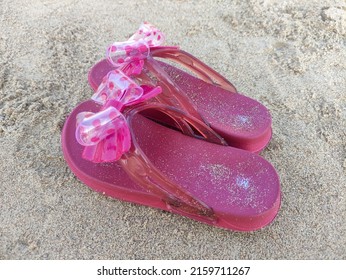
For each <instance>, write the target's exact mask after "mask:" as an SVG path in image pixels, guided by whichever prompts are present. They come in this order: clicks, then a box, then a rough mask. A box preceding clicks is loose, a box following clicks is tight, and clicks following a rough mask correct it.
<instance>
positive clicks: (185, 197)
mask: <svg viewBox="0 0 346 280" xmlns="http://www.w3.org/2000/svg"><path fill="white" fill-rule="evenodd" d="M160 92H161V88H160V87H154V86H152V85H151V84H146V85H142V86H138V85H137V84H136V83H135V82H134V81H132V80H131V79H130V78H128V77H127V76H126V75H124V73H123V72H121V71H119V70H113V71H112V72H110V73H108V74H107V76H106V78H105V79H104V82H103V83H102V84H101V86H100V87H99V90H98V91H97V92H96V93H95V94H94V96H93V98H92V99H93V100H89V101H86V102H84V103H81V104H80V105H78V106H77V107H76V108H75V109H74V110H73V112H72V113H71V114H70V116H69V117H68V118H67V120H66V122H65V124H64V128H63V131H62V139H61V141H62V150H63V154H64V157H65V159H66V161H67V163H68V165H69V167H70V168H71V170H72V171H73V172H74V173H75V175H76V176H77V177H78V178H79V179H80V180H81V181H83V182H84V183H85V184H86V185H88V186H89V187H91V188H92V189H93V190H95V191H97V192H100V193H103V194H106V195H108V196H111V197H113V198H117V199H121V200H125V201H128V202H133V203H138V204H143V205H146V206H150V207H154V208H159V209H162V210H166V211H170V212H173V213H176V214H180V215H182V216H185V217H189V218H191V219H194V220H197V221H200V222H204V223H207V224H209V225H213V226H217V227H222V228H226V229H232V230H238V231H253V230H257V229H260V228H262V227H264V226H266V225H267V224H269V223H270V222H271V221H272V220H273V219H274V218H275V216H276V214H277V212H278V210H279V207H280V184H279V178H278V176H277V173H276V171H275V169H274V168H273V167H272V166H271V164H270V163H269V162H267V161H266V160H264V159H263V158H262V157H260V156H258V155H256V154H254V153H250V152H248V151H244V150H240V149H236V148H233V147H229V146H226V143H225V142H224V140H223V139H222V138H220V137H219V136H218V135H217V134H216V133H215V132H214V131H213V130H212V129H211V128H210V127H208V126H207V125H206V124H205V123H204V122H201V121H200V120H198V119H196V118H194V117H193V116H191V115H188V114H186V113H184V112H183V111H181V110H179V109H177V108H174V107H171V106H167V105H164V104H160V103H157V102H149V101H148V100H149V99H151V100H152V99H153V98H154V97H155V96H159V95H160ZM147 111H150V112H153V111H155V112H156V113H158V114H160V115H164V116H166V117H168V118H170V119H171V120H172V123H174V124H175V125H176V128H177V129H179V130H180V131H182V132H184V134H188V135H189V134H191V135H193V134H195V133H198V135H200V136H201V137H203V138H204V139H205V140H207V141H202V140H198V139H196V138H195V137H189V136H186V135H184V134H182V133H181V132H179V131H176V130H173V129H169V128H167V127H165V126H162V125H160V124H158V123H156V122H154V121H152V120H149V119H148V118H146V117H144V116H143V115H142V114H143V113H144V114H145V113H146V112H147ZM139 113H140V114H139Z"/></svg>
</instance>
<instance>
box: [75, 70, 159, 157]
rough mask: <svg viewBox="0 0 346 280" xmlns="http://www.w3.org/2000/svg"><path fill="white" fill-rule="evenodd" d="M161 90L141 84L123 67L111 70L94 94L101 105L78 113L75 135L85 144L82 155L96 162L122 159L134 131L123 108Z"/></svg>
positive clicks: (129, 145)
mask: <svg viewBox="0 0 346 280" xmlns="http://www.w3.org/2000/svg"><path fill="white" fill-rule="evenodd" d="M161 91H162V90H161V87H150V86H147V85H143V86H138V85H137V84H136V83H135V82H134V81H133V80H131V79H130V78H129V77H127V76H126V75H125V74H124V73H123V72H122V71H120V70H112V71H111V72H109V73H108V74H107V76H106V77H105V78H104V80H103V82H102V83H101V84H100V86H99V87H98V89H97V91H96V93H95V94H94V95H93V96H92V99H93V100H94V101H96V102H97V103H99V104H102V105H103V107H102V109H101V110H100V111H99V112H97V113H92V112H81V113H79V114H78V115H77V129H76V139H77V141H78V143H79V144H81V145H83V146H85V148H84V151H83V158H84V159H87V160H90V161H92V162H95V163H99V162H110V161H116V160H118V159H120V157H121V156H122V155H123V154H124V153H126V152H127V151H128V150H129V149H130V147H131V134H130V131H129V128H128V125H127V122H126V119H125V117H124V116H123V114H122V113H121V111H122V110H123V108H124V107H127V106H131V105H135V104H138V103H140V102H143V101H145V100H148V99H149V98H152V97H154V96H156V95H157V94H159V93H161Z"/></svg>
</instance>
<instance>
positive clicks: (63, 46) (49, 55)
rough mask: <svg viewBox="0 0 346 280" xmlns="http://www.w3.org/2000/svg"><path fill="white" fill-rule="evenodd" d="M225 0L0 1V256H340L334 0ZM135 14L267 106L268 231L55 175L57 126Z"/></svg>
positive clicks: (64, 170) (345, 185) (340, 140)
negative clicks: (216, 223)
mask: <svg viewBox="0 0 346 280" xmlns="http://www.w3.org/2000/svg"><path fill="white" fill-rule="evenodd" d="M129 2H130V3H129ZM229 2H231V1H210V0H208V1H198V2H197V1H196V2H193V1H183V0H180V1H178V0H176V1H102V0H100V1H94V0H88V1H67V0H63V1H50V0H49V1H47V0H43V1H39V0H34V1H16V0H11V1H7V0H5V1H1V3H0V147H1V149H0V174H1V175H0V176H1V177H0V179H1V180H0V213H1V214H0V258H1V259H108V258H111V259H113V258H116V259H345V258H346V235H345V232H346V226H345V221H346V174H345V173H346V129H345V127H346V92H345V90H346V48H345V44H346V39H345V38H346V2H345V1H334V0H327V1H308V0H306V1H301V0H299V1H298V0H296V1H275V0H262V1H256V0H252V1H240V0H239V1H232V3H231V4H230V3H229ZM321 2H324V3H321ZM149 3H150V4H149ZM144 20H147V21H150V22H152V23H154V24H155V25H157V26H158V27H159V28H160V29H161V30H162V31H163V32H164V33H165V34H166V37H167V44H179V45H180V46H181V47H182V48H183V49H184V50H186V51H188V52H191V53H193V54H194V55H195V56H197V57H199V58H200V59H202V60H203V61H205V62H206V63H207V64H209V65H210V66H212V67H213V68H215V69H216V70H217V71H219V72H220V73H221V74H223V75H225V76H226V77H227V78H228V79H229V80H230V81H232V82H233V83H234V84H235V85H236V86H237V89H238V90H239V91H240V92H242V93H244V94H246V95H248V96H250V97H252V98H255V99H257V100H259V101H260V102H262V103H263V104H264V105H266V106H267V107H268V108H269V110H270V111H271V114H272V117H273V131H274V134H273V139H272V141H271V143H270V145H269V146H268V147H267V148H266V149H265V150H264V151H263V152H262V153H261V155H262V156H263V157H264V158H266V159H267V160H269V161H270V162H271V163H272V164H273V165H274V166H275V168H276V169H277V171H278V173H279V175H280V177H281V186H282V194H283V200H282V208H281V210H280V212H279V215H278V216H277V218H276V219H275V221H274V222H273V223H272V224H271V225H269V226H268V227H266V228H264V229H262V230H260V231H256V232H253V233H239V232H231V231H226V230H223V229H218V228H213V227H210V226H208V225H204V224H202V223H199V222H195V221H192V220H189V219H187V218H184V217H181V216H178V215H173V214H170V213H166V212H163V211H160V210H156V209H151V208H147V207H144V206H140V205H134V204H131V203H126V202H121V201H118V200H114V199H110V198H107V197H105V196H102V195H100V194H98V193H96V192H94V191H92V190H90V189H89V188H87V187H86V186H85V185H84V184H83V183H81V182H80V181H79V180H78V179H77V178H76V177H75V176H74V175H73V174H72V172H71V171H70V170H69V168H68V166H67V164H66V163H65V161H64V158H63V156H62V151H61V147H60V133H61V129H62V126H63V123H64V120H65V118H66V116H67V115H68V114H69V112H71V110H72V109H73V108H74V107H75V106H76V105H77V104H78V103H79V102H81V101H83V100H86V99H88V98H89V97H90V96H91V94H92V90H91V89H90V88H89V86H88V83H87V73H88V70H89V68H90V67H91V66H92V65H93V64H94V63H95V62H96V61H98V60H100V59H102V58H103V56H104V53H105V48H106V46H108V45H109V44H110V43H111V42H113V41H122V40H125V39H126V38H128V37H129V35H131V34H132V33H133V32H134V31H135V30H136V29H137V28H138V26H139V24H140V23H141V22H142V21H144Z"/></svg>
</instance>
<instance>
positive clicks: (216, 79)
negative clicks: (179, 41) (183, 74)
mask: <svg viewBox="0 0 346 280" xmlns="http://www.w3.org/2000/svg"><path fill="white" fill-rule="evenodd" d="M150 50H151V56H152V57H161V58H165V59H168V60H171V61H174V62H177V63H179V64H181V65H183V66H185V67H186V68H187V69H189V70H191V71H192V72H193V73H195V74H196V75H197V76H198V77H199V78H201V79H202V80H203V81H205V82H207V83H209V84H213V85H216V86H219V87H221V88H223V89H225V90H228V91H231V92H237V89H236V88H235V86H234V85H233V84H232V83H231V82H230V81H228V80H227V79H226V78H225V77H223V76H222V75H220V74H219V73H217V72H216V71H215V70H214V69H212V68H210V67H209V66H208V65H207V64H205V63H204V62H202V61H201V60H199V59H198V58H196V57H195V56H193V55H191V54H189V53H188V52H186V51H183V50H181V49H178V48H176V47H170V46H167V47H166V46H159V47H152V48H151V49H150Z"/></svg>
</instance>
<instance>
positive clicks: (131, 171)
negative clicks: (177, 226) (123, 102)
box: [118, 103, 219, 222]
mask: <svg viewBox="0 0 346 280" xmlns="http://www.w3.org/2000/svg"><path fill="white" fill-rule="evenodd" d="M145 110H157V111H160V112H161V113H164V114H166V115H167V116H169V117H170V118H172V119H173V120H174V121H176V122H178V123H179V122H186V123H188V124H189V125H191V126H192V127H193V128H194V129H196V130H197V131H199V132H200V133H201V135H203V136H204V137H206V138H207V137H210V135H209V134H214V137H219V136H218V135H217V134H216V133H215V132H213V131H212V130H211V129H210V128H209V127H208V126H207V125H206V124H205V123H203V122H201V121H199V120H197V119H195V118H193V117H191V116H188V115H186V114H185V113H183V112H182V111H180V110H178V109H176V108H173V107H170V106H167V105H163V104H159V103H149V104H146V105H141V106H137V107H133V108H131V109H129V110H128V111H127V112H126V113H125V117H126V119H127V122H128V123H129V127H130V132H131V135H132V146H131V148H130V150H129V151H128V152H127V153H125V154H124V155H123V156H122V158H121V159H120V160H119V161H118V162H119V164H120V165H121V166H122V168H123V169H124V170H125V172H126V173H127V174H128V175H129V177H130V178H131V179H132V180H133V181H134V182H136V183H138V184H139V185H140V186H142V187H143V188H144V189H147V190H149V191H150V192H151V193H154V194H155V195H157V196H159V197H161V198H162V199H163V201H165V203H166V204H167V206H168V208H169V209H171V210H172V211H173V212H179V213H185V214H188V215H190V216H194V217H198V218H199V219H200V220H205V219H206V220H208V221H215V222H216V220H217V217H216V215H215V213H214V211H213V209H212V208H210V207H209V206H207V205H206V204H205V203H204V202H202V201H200V200H199V199H197V198H195V197H194V196H193V195H192V194H191V193H189V192H188V191H187V190H186V189H185V188H183V187H181V186H179V185H177V184H176V183H175V182H173V181H172V180H171V179H169V178H168V177H167V176H166V175H164V174H163V173H162V172H161V171H159V170H158V169H157V168H156V167H155V166H154V165H153V163H152V162H151V161H150V160H149V159H148V157H147V156H146V155H145V154H144V152H143V150H142V149H141V148H140V147H139V144H138V143H137V141H136V138H135V136H134V131H133V130H132V126H131V122H132V119H133V117H134V115H135V114H137V113H139V112H143V111H145Z"/></svg>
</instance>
